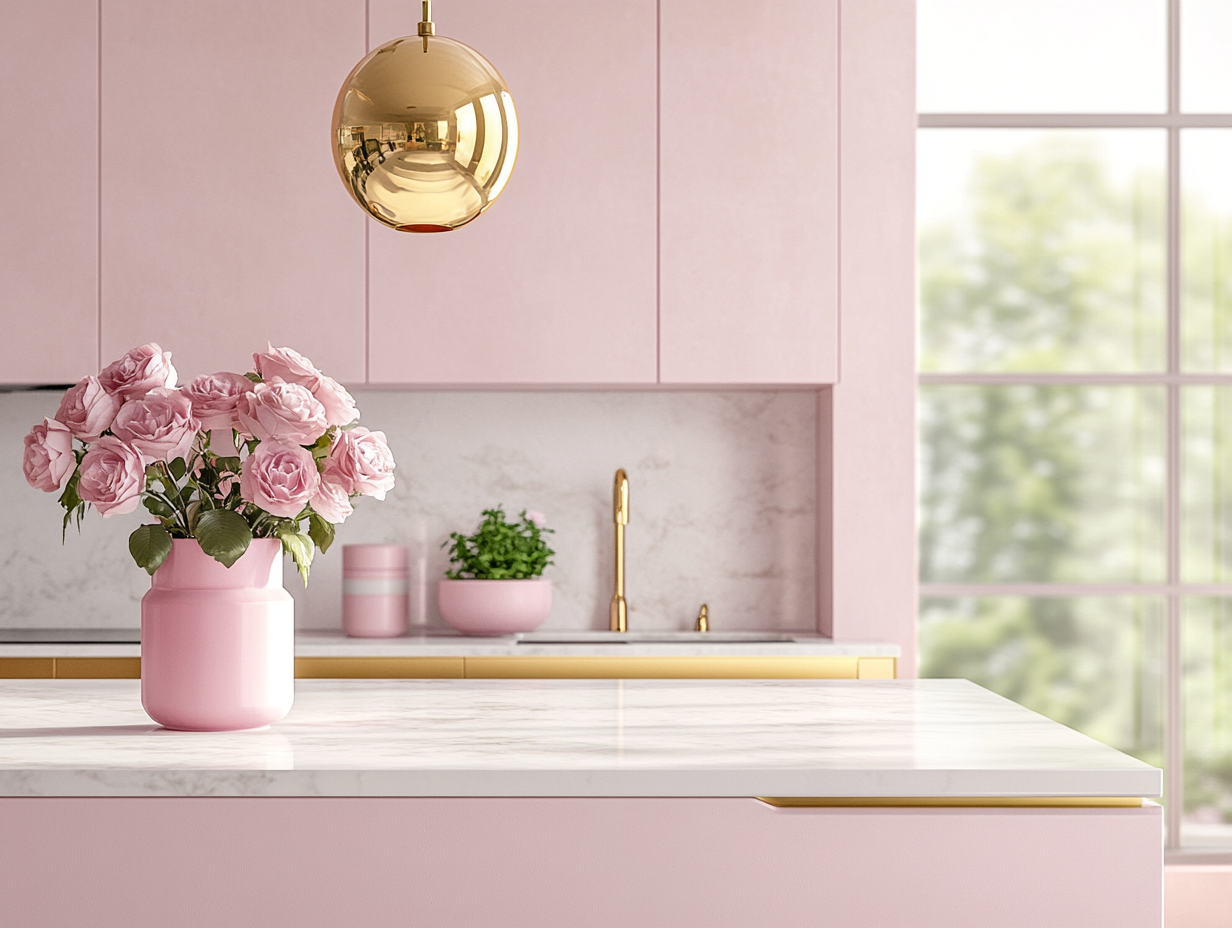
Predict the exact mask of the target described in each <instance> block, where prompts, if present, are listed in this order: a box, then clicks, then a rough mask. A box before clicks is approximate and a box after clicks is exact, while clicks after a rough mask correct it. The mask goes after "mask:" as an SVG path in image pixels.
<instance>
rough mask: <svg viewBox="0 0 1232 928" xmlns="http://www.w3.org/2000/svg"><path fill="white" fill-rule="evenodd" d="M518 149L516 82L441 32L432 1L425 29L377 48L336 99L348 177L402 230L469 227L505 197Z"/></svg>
mask: <svg viewBox="0 0 1232 928" xmlns="http://www.w3.org/2000/svg"><path fill="white" fill-rule="evenodd" d="M421 40H422V44H421ZM517 155H518V116H517V113H516V112H515V111H514V108H513V97H512V96H510V94H509V88H508V87H507V86H506V85H505V81H504V79H503V78H502V77H501V76H500V74H499V73H498V72H497V70H496V68H494V67H492V65H491V63H490V62H489V61H488V60H487V59H486V58H484V57H483V56H482V55H481V54H479V53H478V52H477V51H475V50H474V49H473V48H470V47H468V46H466V45H463V44H462V43H461V42H455V41H454V40H453V39H447V38H445V37H444V36H438V35H437V34H436V27H435V25H434V24H433V22H432V7H431V0H424V4H423V22H421V23H420V24H419V34H418V35H417V36H403V37H402V38H400V39H394V40H393V41H392V42H386V43H385V44H384V45H382V46H381V47H380V48H378V49H376V50H375V51H372V52H370V53H369V54H368V56H367V57H366V58H364V60H363V61H361V62H360V63H359V64H357V65H356V66H355V70H353V71H352V72H351V73H350V75H349V76H348V77H347V79H346V81H345V82H343V85H342V90H340V91H339V92H338V102H337V103H336V104H334V163H335V164H336V165H337V166H338V173H339V174H340V175H341V176H342V181H343V183H344V184H346V186H347V189H348V190H349V191H350V192H351V196H353V197H354V198H355V202H357V203H358V204H359V205H360V206H362V207H363V208H364V209H365V210H366V211H367V212H368V213H369V214H370V215H371V216H372V217H373V218H374V219H377V220H379V221H380V222H383V223H384V224H385V225H387V226H390V227H391V228H394V229H397V230H399V231H400V232H448V231H450V230H451V229H456V228H458V226H464V225H466V224H467V223H468V222H470V221H471V220H472V219H474V218H475V217H476V216H478V215H479V214H480V213H482V212H483V211H484V210H486V209H487V208H488V207H489V206H491V205H492V203H493V202H494V201H495V200H496V198H497V197H498V196H500V194H501V191H502V190H504V189H505V184H506V183H507V182H508V180H509V175H510V173H511V172H512V171H513V163H514V161H515V160H516V159H517Z"/></svg>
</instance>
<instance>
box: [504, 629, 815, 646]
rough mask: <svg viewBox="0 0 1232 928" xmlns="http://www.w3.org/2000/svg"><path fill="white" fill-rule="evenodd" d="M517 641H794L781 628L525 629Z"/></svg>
mask: <svg viewBox="0 0 1232 928" xmlns="http://www.w3.org/2000/svg"><path fill="white" fill-rule="evenodd" d="M517 639H518V644H533V645H542V644H587V645H591V644H770V643H774V642H780V643H781V642H788V641H795V640H796V636H795V635H790V634H784V633H782V632H599V631H595V632H524V633H522V634H520V635H518V636H517Z"/></svg>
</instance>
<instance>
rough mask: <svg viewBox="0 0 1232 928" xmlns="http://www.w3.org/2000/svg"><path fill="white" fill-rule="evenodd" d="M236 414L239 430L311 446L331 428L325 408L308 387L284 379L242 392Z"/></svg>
mask: <svg viewBox="0 0 1232 928" xmlns="http://www.w3.org/2000/svg"><path fill="white" fill-rule="evenodd" d="M235 413H236V419H237V421H238V423H239V430H240V431H241V432H244V433H246V434H248V435H253V436H255V437H256V438H259V439H261V441H275V442H283V443H285V444H290V445H311V444H312V443H313V442H315V441H316V440H317V439H318V438H320V437H321V436H322V435H323V434H325V430H326V428H328V425H327V424H326V422H325V407H324V406H322V405H321V404H320V403H319V402H318V401H317V399H316V397H314V396H313V395H312V394H311V393H310V392H309V391H308V388H307V387H303V386H300V385H299V384H297V383H286V382H284V381H281V380H276V381H273V382H272V383H259V384H257V385H256V387H255V388H254V389H253V390H252V392H251V393H242V394H240V397H239V399H238V401H237V402H236V405H235Z"/></svg>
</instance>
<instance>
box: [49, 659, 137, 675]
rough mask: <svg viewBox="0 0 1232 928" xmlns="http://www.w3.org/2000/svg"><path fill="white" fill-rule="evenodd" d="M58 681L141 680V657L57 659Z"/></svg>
mask: <svg viewBox="0 0 1232 928" xmlns="http://www.w3.org/2000/svg"><path fill="white" fill-rule="evenodd" d="M54 660H55V662H56V679H57V680H140V679H141V658H139V657H57V658H54Z"/></svg>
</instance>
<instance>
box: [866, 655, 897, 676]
mask: <svg viewBox="0 0 1232 928" xmlns="http://www.w3.org/2000/svg"><path fill="white" fill-rule="evenodd" d="M859 662H860V663H859V669H857V671H856V678H857V679H860V680H895V679H897V678H898V658H897V657H861V658H859Z"/></svg>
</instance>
